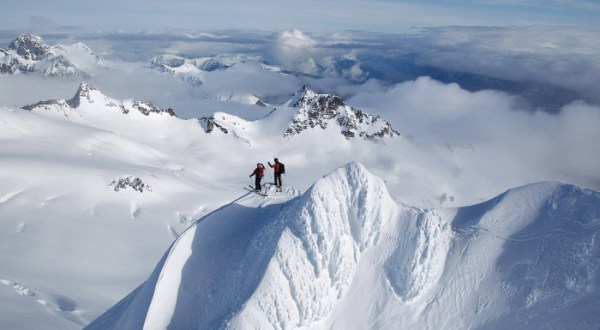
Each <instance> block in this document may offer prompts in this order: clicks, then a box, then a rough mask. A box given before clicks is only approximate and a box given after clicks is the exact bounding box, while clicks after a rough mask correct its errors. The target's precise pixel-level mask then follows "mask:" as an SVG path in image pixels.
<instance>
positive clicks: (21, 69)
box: [0, 33, 88, 77]
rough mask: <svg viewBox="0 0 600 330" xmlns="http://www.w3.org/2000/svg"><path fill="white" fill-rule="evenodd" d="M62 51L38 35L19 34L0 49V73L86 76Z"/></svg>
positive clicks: (62, 49)
mask: <svg viewBox="0 0 600 330" xmlns="http://www.w3.org/2000/svg"><path fill="white" fill-rule="evenodd" d="M63 53H65V51H64V47H60V46H58V47H50V46H48V45H47V44H46V43H45V42H44V40H43V39H42V38H41V37H39V36H36V35H32V34H29V33H25V34H21V35H19V36H18V37H17V38H16V39H14V40H13V41H12V42H11V43H10V45H9V46H8V48H7V49H0V73H1V74H16V73H33V72H38V73H41V74H43V75H46V76H61V77H67V76H69V77H79V76H82V77H86V76H88V74H87V73H85V72H83V71H81V70H79V69H78V68H77V67H75V65H74V64H73V63H72V62H71V61H69V60H68V59H67V57H66V56H65V54H63Z"/></svg>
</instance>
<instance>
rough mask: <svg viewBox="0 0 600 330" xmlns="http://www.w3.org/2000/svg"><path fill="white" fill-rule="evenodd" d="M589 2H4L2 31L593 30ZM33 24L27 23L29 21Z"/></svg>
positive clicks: (594, 11)
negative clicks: (559, 27)
mask: <svg viewBox="0 0 600 330" xmlns="http://www.w3.org/2000/svg"><path fill="white" fill-rule="evenodd" d="M599 16H600V3H599V2H598V1H596V0H506V1H504V0H475V1H466V0H441V1H433V0H426V1H410V0H409V1H406V0H402V1H399V0H376V1H366V0H348V1H346V0H344V1H341V0H329V1H317V0H303V1H290V0H262V1H252V2H250V1H244V0H222V1H192V0H175V1H157V0H152V1H142V0H132V1H120V0H104V1H91V0H86V1H75V0H65V1H61V2H60V6H58V5H57V4H56V3H55V2H52V1H45V0H25V1H10V2H7V3H5V4H3V6H2V12H1V13H0V22H2V28H3V29H9V30H12V29H24V28H41V27H43V25H41V24H43V23H44V22H43V21H42V20H40V18H44V19H45V24H47V25H46V26H45V28H48V27H49V26H52V25H54V24H56V25H58V26H69V27H80V28H81V27H85V28H90V29H99V30H115V29H124V30H132V29H133V30H135V29H165V28H172V29H202V30H215V29H216V30H218V29H260V30H286V29H296V28H297V29H301V30H304V31H311V30H319V31H339V30H363V31H371V32H391V33H398V32H405V31H407V30H410V29H411V28H412V27H435V26H514V25H531V24H543V25H546V24H553V25H556V24H559V25H584V26H599V25H600V20H598V17H599ZM32 18H33V19H32Z"/></svg>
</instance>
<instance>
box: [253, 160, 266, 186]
mask: <svg viewBox="0 0 600 330" xmlns="http://www.w3.org/2000/svg"><path fill="white" fill-rule="evenodd" d="M264 173H265V166H264V165H263V164H261V163H258V164H256V168H255V169H254V172H252V174H250V177H252V176H254V190H256V191H257V192H260V191H261V189H260V187H261V186H260V181H261V180H262V178H263V176H264Z"/></svg>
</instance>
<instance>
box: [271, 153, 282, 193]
mask: <svg viewBox="0 0 600 330" xmlns="http://www.w3.org/2000/svg"><path fill="white" fill-rule="evenodd" d="M267 164H269V166H270V167H271V168H273V174H274V177H275V187H276V189H275V191H281V174H283V173H285V167H284V165H283V163H280V162H279V159H277V158H275V164H271V162H267Z"/></svg>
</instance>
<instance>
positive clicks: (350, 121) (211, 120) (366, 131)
mask: <svg viewBox="0 0 600 330" xmlns="http://www.w3.org/2000/svg"><path fill="white" fill-rule="evenodd" d="M22 109H24V110H29V111H42V112H44V113H50V114H52V115H58V116H60V117H66V118H70V119H71V120H74V121H79V122H86V123H88V124H92V125H102V127H103V128H110V125H111V122H113V120H112V119H110V117H108V119H107V116H108V115H111V114H112V115H113V116H114V115H128V114H137V115H136V117H139V116H140V115H143V116H152V115H167V116H172V117H176V114H175V111H174V110H173V109H171V108H168V109H163V108H160V107H157V106H155V105H153V104H151V103H149V102H144V101H138V100H116V99H113V98H111V97H108V96H106V95H104V94H103V93H102V92H101V91H100V90H98V89H96V88H95V87H94V86H92V85H90V84H89V83H81V85H80V86H79V89H78V90H77V92H76V93H75V96H74V97H73V98H71V99H69V100H61V99H51V100H44V101H40V102H37V103H35V104H31V105H26V106H23V107H22ZM177 119H178V120H179V118H177ZM115 120H118V119H115ZM181 120H183V119H181ZM198 121H199V123H200V124H201V126H202V128H203V129H204V131H205V132H206V133H213V132H215V131H218V132H220V133H223V134H230V133H231V134H233V135H234V136H236V137H238V138H242V139H243V140H246V141H249V140H250V139H248V138H244V136H245V135H246V133H245V131H248V130H249V128H250V127H252V126H256V125H262V127H265V128H264V129H265V130H266V132H267V133H268V132H271V134H273V135H280V136H282V137H286V138H292V137H294V136H295V135H299V134H301V133H303V132H308V131H310V130H313V129H322V130H324V129H328V128H329V127H337V130H339V132H340V134H342V135H344V137H345V138H346V139H352V138H361V139H366V140H371V141H380V140H382V139H385V138H393V137H398V136H400V133H399V132H398V131H396V130H395V129H394V128H393V127H392V126H391V124H390V123H389V122H388V121H386V120H385V119H383V118H382V117H380V116H374V115H371V114H368V113H365V112H363V111H361V110H358V109H355V108H352V107H350V106H348V105H346V104H345V103H344V102H343V101H342V100H341V99H340V98H339V97H338V96H335V95H332V94H318V93H315V92H314V91H312V90H310V89H308V88H306V87H303V88H302V89H301V90H299V91H298V92H296V93H295V94H294V95H293V97H292V98H291V99H290V100H289V101H288V102H287V103H286V104H284V105H282V106H280V107H277V108H275V109H274V110H273V111H271V112H270V113H269V114H268V115H267V116H266V117H264V118H262V119H259V120H257V121H253V122H250V121H246V120H244V119H242V118H239V117H237V116H233V115H230V114H226V113H221V112H219V113H215V114H214V115H212V116H210V117H203V118H200V119H198ZM281 123H283V125H282V124H281Z"/></svg>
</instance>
